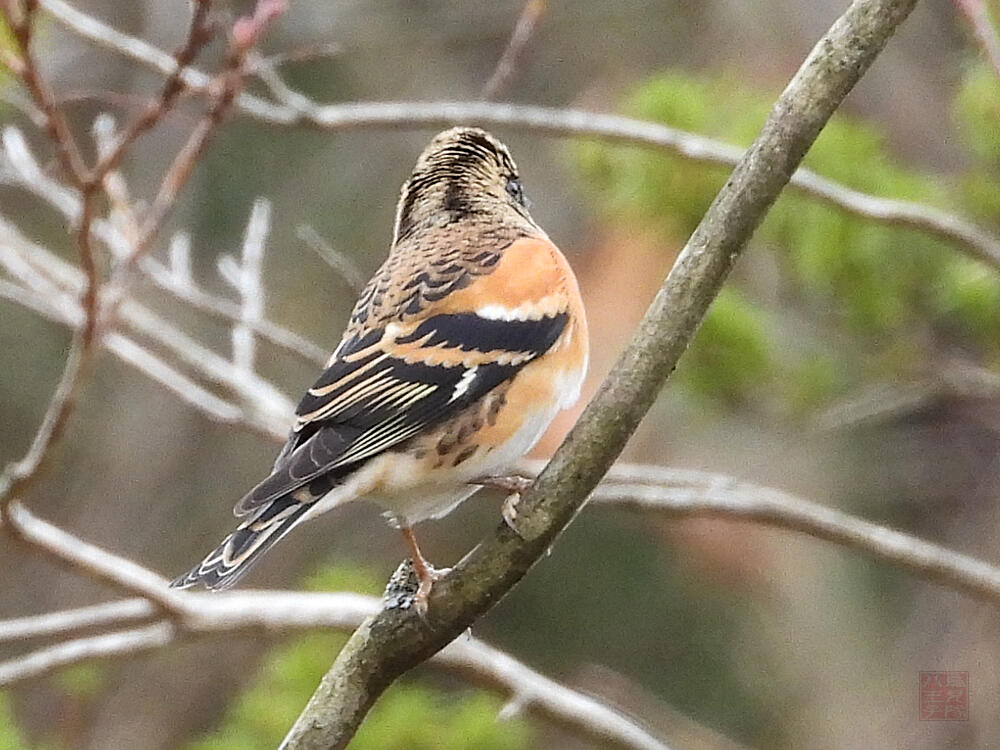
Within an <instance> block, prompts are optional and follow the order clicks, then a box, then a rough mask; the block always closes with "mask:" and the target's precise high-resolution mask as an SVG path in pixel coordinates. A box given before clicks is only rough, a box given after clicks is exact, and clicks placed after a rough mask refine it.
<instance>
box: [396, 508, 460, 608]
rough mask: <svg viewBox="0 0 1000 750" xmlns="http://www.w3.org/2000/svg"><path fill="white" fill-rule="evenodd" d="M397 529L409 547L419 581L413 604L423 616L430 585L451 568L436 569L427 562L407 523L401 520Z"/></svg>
mask: <svg viewBox="0 0 1000 750" xmlns="http://www.w3.org/2000/svg"><path fill="white" fill-rule="evenodd" d="M399 530H400V531H402V532H403V538H404V539H406V544H407V545H408V546H409V548H410V556H411V557H412V559H413V571H414V572H415V573H416V574H417V580H418V581H419V585H418V586H417V593H416V594H415V595H414V597H413V605H414V607H416V610H417V614H419V615H420V616H421V617H424V616H425V615H426V614H427V598H428V597H429V596H430V593H431V587H433V586H434V583H435V581H440V580H441V579H442V578H444V576H445V575H447V574H448V573H449V572H450V571H451V568H441V569H440V570H438V569H437V568H435V567H434V566H433V565H431V564H430V563H429V562H427V559H426V558H425V557H424V556H423V553H421V552H420V547H419V546H418V545H417V538H416V537H415V536H414V535H413V529H411V528H410V526H409V525H408V524H405V523H402V522H401V523H400V524H399Z"/></svg>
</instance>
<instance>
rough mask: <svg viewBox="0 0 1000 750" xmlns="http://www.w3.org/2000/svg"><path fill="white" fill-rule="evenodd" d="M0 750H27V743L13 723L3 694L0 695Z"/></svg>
mask: <svg viewBox="0 0 1000 750" xmlns="http://www.w3.org/2000/svg"><path fill="white" fill-rule="evenodd" d="M0 750H28V744H27V742H25V740H24V738H23V737H22V736H21V733H20V732H19V731H18V729H17V725H16V724H15V723H14V712H13V710H12V709H11V706H10V701H9V699H8V698H7V696H6V695H5V694H4V693H0Z"/></svg>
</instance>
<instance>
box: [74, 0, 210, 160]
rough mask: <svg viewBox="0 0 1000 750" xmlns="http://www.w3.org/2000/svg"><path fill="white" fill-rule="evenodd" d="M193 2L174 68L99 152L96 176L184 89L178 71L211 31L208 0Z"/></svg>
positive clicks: (161, 117) (202, 45)
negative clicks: (185, 34)
mask: <svg viewBox="0 0 1000 750" xmlns="http://www.w3.org/2000/svg"><path fill="white" fill-rule="evenodd" d="M192 5H193V6H194V7H193V8H192V10H191V22H190V24H189V25H188V32H187V37H186V38H185V40H184V43H183V44H182V45H181V46H180V47H178V48H177V51H176V52H175V53H174V55H173V62H174V71H173V72H172V73H170V74H169V75H168V76H167V78H166V80H165V81H164V82H163V85H162V86H161V88H160V93H159V95H158V96H157V97H156V98H155V99H153V100H152V101H150V102H148V103H147V104H146V106H145V108H144V109H143V111H142V112H141V113H140V114H139V115H138V116H137V117H136V118H135V119H134V120H133V121H132V122H131V123H130V124H129V125H128V126H126V127H125V128H124V130H123V131H122V132H121V133H120V134H119V136H118V139H117V141H116V142H115V143H114V144H113V145H112V146H111V147H110V148H108V149H107V150H106V151H105V153H104V154H103V155H102V156H101V158H100V160H99V161H98V162H97V164H96V165H95V166H94V170H93V171H94V175H95V176H96V177H97V178H98V179H100V178H101V177H103V176H104V175H107V174H108V173H109V172H111V171H112V170H113V169H116V168H117V166H118V164H119V162H120V161H121V159H122V157H123V156H124V155H125V152H126V151H127V150H128V149H129V147H130V146H131V145H132V144H133V143H134V142H135V141H136V140H137V139H138V138H139V136H141V135H142V134H143V133H146V132H148V131H149V130H151V129H152V128H154V127H155V126H156V124H157V123H158V122H159V121H160V120H161V119H163V117H164V115H165V114H166V113H167V112H168V111H169V110H170V109H171V108H172V107H173V105H174V103H175V102H176V101H177V98H178V97H179V96H180V95H181V93H182V92H183V91H184V82H183V81H182V80H181V71H183V70H184V69H185V68H186V67H187V66H189V65H190V64H191V63H192V62H194V59H195V57H197V55H198V52H199V50H201V48H202V47H204V46H205V45H206V44H208V42H209V41H210V40H211V38H212V34H213V31H214V29H213V27H212V25H211V24H210V23H209V21H208V12H209V9H210V8H211V0H192Z"/></svg>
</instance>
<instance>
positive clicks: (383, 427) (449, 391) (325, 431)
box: [235, 313, 568, 516]
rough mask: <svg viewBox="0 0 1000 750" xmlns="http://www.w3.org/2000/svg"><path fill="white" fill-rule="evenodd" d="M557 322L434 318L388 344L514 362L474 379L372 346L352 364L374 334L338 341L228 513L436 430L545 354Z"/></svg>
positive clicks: (559, 318) (481, 371)
mask: <svg viewBox="0 0 1000 750" xmlns="http://www.w3.org/2000/svg"><path fill="white" fill-rule="evenodd" d="M567 320H568V316H567V315H566V314H564V313H560V314H557V315H552V316H548V317H543V318H540V319H538V320H525V321H504V320H493V319H488V318H483V317H480V316H478V315H475V314H473V313H456V314H451V315H436V316H434V317H432V318H429V319H428V320H426V321H424V322H423V323H421V324H420V325H419V326H418V327H417V329H416V330H415V331H413V332H412V333H411V334H409V335H407V336H406V337H403V338H400V339H398V342H399V343H412V342H415V341H420V340H421V339H423V338H425V337H428V338H427V340H426V341H424V342H423V344H422V347H424V348H427V349H428V350H429V351H430V350H432V349H459V350H461V351H466V352H468V351H473V350H477V351H482V352H490V351H498V350H499V351H508V352H511V353H516V354H521V355H524V356H521V357H519V358H518V360H517V363H516V364H495V363H493V364H481V365H479V366H477V367H476V368H475V372H470V368H466V367H463V366H459V365H452V366H447V365H430V364H426V363H423V362H419V361H418V362H413V361H410V362H407V361H405V360H404V359H402V358H397V357H393V356H389V355H388V354H387V353H386V352H385V351H382V350H380V349H379V348H378V347H376V348H375V349H374V350H373V351H372V352H369V353H366V354H364V355H363V356H358V357H356V356H354V355H358V354H360V353H361V352H362V351H363V350H364V349H368V348H371V347H373V346H375V344H377V343H378V341H379V340H380V339H381V337H382V332H381V331H378V332H375V333H378V336H375V335H374V333H373V334H368V335H366V336H364V337H361V338H359V337H355V338H354V339H351V340H349V341H347V342H345V343H344V344H342V345H341V346H340V348H339V349H338V351H337V358H336V359H335V361H334V362H332V363H331V364H330V366H329V367H328V368H327V369H326V370H324V372H323V374H322V375H321V376H320V377H319V379H318V380H317V381H316V384H315V385H314V386H313V387H312V388H310V389H309V391H308V392H307V393H306V395H305V396H304V397H303V398H302V401H301V402H300V403H299V406H298V408H297V409H296V413H297V414H298V415H299V425H298V427H297V429H296V430H295V431H293V432H292V434H291V436H290V437H289V440H288V443H287V444H286V445H285V448H284V449H283V450H282V452H281V455H279V457H278V460H277V462H276V463H275V467H274V471H273V473H272V474H271V475H270V476H269V477H268V478H267V479H265V480H264V481H263V482H261V483H260V484H259V485H257V487H255V488H254V489H253V490H251V491H250V492H249V493H248V494H247V495H246V496H245V497H244V498H243V499H242V500H240V502H239V503H237V505H236V508H235V512H236V514H237V515H241V516H242V515H246V514H248V513H251V512H253V511H254V510H256V509H258V508H260V507H261V506H263V505H265V504H267V503H269V502H271V501H273V500H275V499H277V498H279V497H281V496H282V495H286V494H288V493H290V492H293V491H294V490H296V489H298V488H299V487H302V486H304V485H306V484H309V483H310V482H312V481H314V480H316V479H318V478H320V477H324V476H325V475H328V474H329V475H332V474H336V475H338V477H339V476H340V475H346V474H348V473H350V471H351V470H353V468H354V467H355V466H356V465H357V464H358V463H359V462H361V461H364V460H365V459H367V458H370V457H372V456H374V455H377V454H378V453H381V452H382V451H384V450H386V449H388V448H390V447H392V446H394V445H398V444H399V443H401V442H403V441H404V440H407V439H408V438H410V437H412V436H414V435H416V434H417V433H418V432H420V431H421V430H424V429H426V428H428V427H432V426H434V425H437V424H440V423H441V422H443V421H445V420H446V419H448V418H449V417H451V416H453V415H454V414H457V413H458V412H460V411H461V410H462V409H465V408H466V407H468V406H469V405H470V404H473V403H475V402H476V401H478V400H479V399H481V398H482V397H483V396H485V395H486V394H487V393H489V392H490V391H491V390H493V389H494V388H496V387H497V386H498V385H500V384H501V383H503V382H505V381H507V380H509V379H510V378H512V377H514V375H515V374H517V372H518V370H520V369H521V368H522V367H523V366H524V365H526V364H527V363H528V362H530V361H531V360H532V359H535V358H537V357H539V356H541V355H542V354H544V353H545V352H546V351H548V349H550V348H551V347H552V345H553V344H554V343H555V342H556V341H557V340H558V338H559V336H560V335H561V334H562V331H563V329H564V328H565V327H566V323H567ZM411 359H412V357H411ZM460 384H464V385H461V386H460ZM333 478H334V479H336V478H337V477H333ZM331 486H333V485H332V484H331Z"/></svg>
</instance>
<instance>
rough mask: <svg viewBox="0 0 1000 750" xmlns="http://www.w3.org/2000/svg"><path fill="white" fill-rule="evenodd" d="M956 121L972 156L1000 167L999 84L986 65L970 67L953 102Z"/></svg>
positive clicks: (991, 70) (979, 64)
mask: <svg viewBox="0 0 1000 750" xmlns="http://www.w3.org/2000/svg"><path fill="white" fill-rule="evenodd" d="M953 109H954V113H955V119H956V121H957V122H958V125H959V129H960V130H961V132H962V136H963V138H964V139H965V143H966V145H967V146H968V147H969V150H970V151H971V152H972V154H974V155H976V156H978V157H979V158H980V159H983V160H985V161H988V162H991V163H992V164H993V165H994V166H995V165H1000V127H997V123H1000V83H998V81H997V73H996V71H995V70H993V69H992V68H991V67H989V66H988V65H986V64H985V63H978V64H975V65H970V66H969V68H968V70H967V71H966V74H965V77H964V79H963V81H962V87H961V88H960V89H959V92H958V95H957V96H956V97H955V102H954V108H953Z"/></svg>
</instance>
